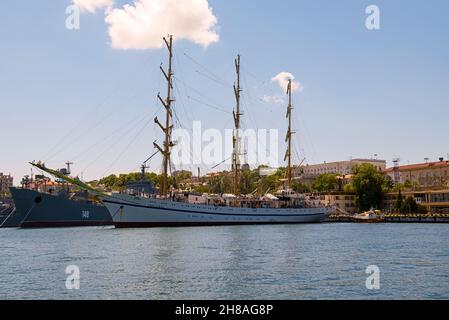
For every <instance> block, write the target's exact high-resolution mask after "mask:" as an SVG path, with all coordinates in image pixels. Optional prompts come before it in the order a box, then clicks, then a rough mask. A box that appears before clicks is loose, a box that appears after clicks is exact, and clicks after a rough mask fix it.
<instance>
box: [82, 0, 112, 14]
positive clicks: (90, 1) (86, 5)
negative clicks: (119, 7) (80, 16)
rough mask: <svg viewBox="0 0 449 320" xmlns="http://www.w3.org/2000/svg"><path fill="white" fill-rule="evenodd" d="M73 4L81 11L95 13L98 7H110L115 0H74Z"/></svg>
mask: <svg viewBox="0 0 449 320" xmlns="http://www.w3.org/2000/svg"><path fill="white" fill-rule="evenodd" d="M73 4H75V5H77V6H78V7H79V8H80V10H81V11H88V12H91V13H94V12H95V11H97V9H110V8H112V5H113V4H114V3H113V0H73Z"/></svg>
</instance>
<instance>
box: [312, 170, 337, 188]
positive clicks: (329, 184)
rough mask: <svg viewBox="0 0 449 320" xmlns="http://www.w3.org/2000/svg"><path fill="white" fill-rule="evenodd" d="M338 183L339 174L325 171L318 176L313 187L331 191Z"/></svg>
mask: <svg viewBox="0 0 449 320" xmlns="http://www.w3.org/2000/svg"><path fill="white" fill-rule="evenodd" d="M337 184H338V178H337V175H335V174H327V173H325V174H321V175H319V176H318V177H316V179H315V181H314V182H313V189H315V190H316V191H318V192H329V191H332V190H335V187H336V186H337Z"/></svg>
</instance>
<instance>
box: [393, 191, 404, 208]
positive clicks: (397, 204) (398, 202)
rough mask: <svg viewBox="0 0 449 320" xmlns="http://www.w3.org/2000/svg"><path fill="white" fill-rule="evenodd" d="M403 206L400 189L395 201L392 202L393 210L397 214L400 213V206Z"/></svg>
mask: <svg viewBox="0 0 449 320" xmlns="http://www.w3.org/2000/svg"><path fill="white" fill-rule="evenodd" d="M403 205H404V199H403V197H402V192H401V189H399V191H398V197H397V198H396V201H395V202H394V206H393V209H394V210H395V211H397V212H402V206H403Z"/></svg>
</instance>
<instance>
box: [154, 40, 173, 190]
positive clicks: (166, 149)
mask: <svg viewBox="0 0 449 320" xmlns="http://www.w3.org/2000/svg"><path fill="white" fill-rule="evenodd" d="M164 42H165V45H166V46H167V49H168V53H169V58H168V72H165V70H164V69H163V68H162V66H161V67H160V69H161V71H162V73H163V75H164V76H165V79H166V80H167V97H166V98H165V101H164V100H163V99H162V98H161V96H160V95H159V94H158V95H157V97H158V98H159V100H160V102H161V103H162V105H163V106H164V107H165V110H166V115H165V126H164V125H162V124H161V123H160V122H159V120H158V118H157V117H156V118H154V122H155V123H156V124H157V125H159V127H160V128H161V129H162V131H163V132H164V135H165V139H164V145H163V147H160V146H159V145H158V144H157V143H156V142H154V143H153V144H154V146H155V147H156V148H157V149H158V150H159V152H160V153H161V154H162V156H163V161H162V177H161V178H162V179H161V195H162V196H164V197H165V196H167V194H168V167H169V165H170V153H171V148H172V147H173V146H174V145H175V144H174V143H173V142H172V141H171V134H172V129H173V125H172V119H173V115H172V110H171V104H172V102H174V100H173V99H172V91H173V82H172V79H173V70H172V60H173V36H172V35H170V36H169V38H168V41H167V39H166V38H164Z"/></svg>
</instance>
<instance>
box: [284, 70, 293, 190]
mask: <svg viewBox="0 0 449 320" xmlns="http://www.w3.org/2000/svg"><path fill="white" fill-rule="evenodd" d="M287 94H288V106H287V116H286V117H287V119H288V130H287V135H286V137H285V142H287V151H286V152H285V157H284V161H287V189H291V186H292V135H293V132H292V110H293V107H292V80H291V79H289V80H288V85H287Z"/></svg>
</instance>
